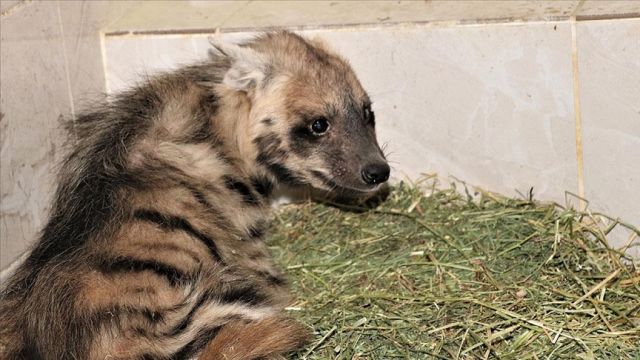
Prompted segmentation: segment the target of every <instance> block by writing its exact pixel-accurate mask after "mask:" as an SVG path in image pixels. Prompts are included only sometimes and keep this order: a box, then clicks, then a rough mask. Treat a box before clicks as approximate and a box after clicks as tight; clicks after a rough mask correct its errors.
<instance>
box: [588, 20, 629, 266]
mask: <svg viewBox="0 0 640 360" xmlns="http://www.w3.org/2000/svg"><path fill="white" fill-rule="evenodd" d="M577 26H578V27H577V30H578V33H577V35H578V59H579V69H580V100H581V103H582V123H583V124H582V125H583V147H584V176H585V179H584V181H585V192H586V197H587V198H588V199H589V200H590V201H591V204H590V207H591V208H592V209H593V210H598V211H604V212H606V213H608V214H610V215H613V216H618V217H620V218H622V219H624V220H626V221H629V222H631V223H633V224H635V225H636V226H639V227H640V191H639V189H640V101H638V99H640V35H639V34H640V19H633V20H608V21H606V20H603V21H589V22H580V23H578V25H577ZM624 238H625V237H624V236H623V237H622V238H620V239H618V241H619V242H623V241H624ZM638 255H639V256H640V249H639V250H638Z"/></svg>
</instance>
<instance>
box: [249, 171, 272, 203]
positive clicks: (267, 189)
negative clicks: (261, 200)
mask: <svg viewBox="0 0 640 360" xmlns="http://www.w3.org/2000/svg"><path fill="white" fill-rule="evenodd" d="M251 186H253V188H254V189H256V191H257V192H258V194H260V195H262V197H265V198H268V197H269V196H271V193H272V192H273V183H272V182H271V180H269V179H267V178H266V177H257V176H255V177H251Z"/></svg>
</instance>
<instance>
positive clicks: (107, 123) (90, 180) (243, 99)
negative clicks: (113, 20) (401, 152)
mask: <svg viewBox="0 0 640 360" xmlns="http://www.w3.org/2000/svg"><path fill="white" fill-rule="evenodd" d="M214 46H215V49H213V50H212V54H211V57H210V59H209V60H207V61H205V62H203V63H200V64H196V65H192V66H188V67H185V68H182V69H180V70H177V71H175V72H172V73H169V74H165V75H161V76H159V77H156V78H152V79H150V80H148V81H147V82H145V83H144V84H141V85H140V86H137V87H134V88H133V89H131V90H129V91H127V92H124V93H122V94H119V95H116V96H115V97H114V98H113V99H112V100H111V101H110V102H109V103H107V104H104V105H102V106H101V107H98V108H96V109H94V110H92V112H89V113H86V114H84V115H82V116H80V117H79V118H78V120H77V121H76V122H75V123H74V126H73V131H74V135H75V136H76V141H75V143H74V147H73V151H72V152H71V154H70V155H69V157H68V158H67V159H66V161H65V162H64V164H63V166H62V170H61V173H60V177H59V186H58V190H57V194H56V198H55V201H54V204H53V208H52V210H51V216H50V219H49V222H48V224H47V225H46V226H45V228H44V229H43V231H42V235H41V237H40V239H39V241H38V242H37V243H36V245H35V246H34V248H33V249H32V251H31V253H30V255H29V257H28V258H27V259H26V261H25V263H24V264H23V265H22V266H21V267H20V268H19V269H18V270H17V272H16V273H15V274H14V276H13V277H12V279H10V281H9V282H8V284H7V285H6V287H5V288H4V289H3V290H2V294H1V298H0V358H2V359H195V358H200V359H258V358H267V357H271V356H276V355H278V354H283V353H286V352H288V351H291V350H293V349H295V348H297V347H299V346H301V345H302V344H304V343H305V341H306V340H307V339H308V333H307V330H306V328H305V327H304V326H302V325H300V324H297V323H296V322H294V321H292V320H289V319H287V318H285V317H283V315H282V313H281V312H282V309H283V307H285V306H286V305H287V304H288V303H289V302H290V295H289V292H288V290H287V285H286V280H285V278H284V277H283V275H282V273H281V272H280V271H279V270H278V269H277V268H276V267H275V266H274V264H273V262H272V260H271V257H270V256H269V252H268V249H267V247H266V245H265V243H264V242H263V236H264V231H265V230H266V226H267V224H268V221H269V218H270V213H269V211H270V199H271V197H272V194H273V193H274V191H275V190H276V189H277V188H279V187H282V186H311V187H313V188H316V189H320V190H322V191H325V192H326V191H333V192H338V193H345V194H350V195H352V194H354V193H357V194H369V193H373V192H375V191H376V190H377V189H378V187H379V186H368V185H366V184H363V183H362V181H360V167H361V166H360V165H361V164H360V163H362V162H364V161H368V159H377V160H380V161H383V160H384V158H383V155H382V153H381V151H380V149H379V147H378V144H377V142H376V140H375V130H374V128H373V124H372V121H369V119H368V118H367V117H368V116H370V115H368V114H367V112H366V111H363V110H362V109H368V108H369V107H370V101H369V99H368V98H367V95H366V93H365V92H364V90H363V89H362V87H361V86H360V84H359V82H358V80H357V79H356V77H355V75H354V74H353V72H352V70H351V69H350V67H349V66H348V65H347V64H346V62H345V61H344V60H342V59H341V58H339V57H338V56H337V55H334V54H333V53H331V52H330V51H329V50H327V49H326V48H325V47H324V46H323V45H322V44H320V43H318V42H314V41H309V40H306V39H303V38H301V37H299V36H297V35H295V34H291V33H287V32H278V33H271V34H266V35H263V36H261V37H258V38H256V39H254V40H252V41H251V42H249V43H247V44H244V45H242V46H238V45H230V44H223V43H219V42H218V41H214ZM318 116H321V117H326V118H327V119H329V120H330V121H331V122H332V123H331V126H332V132H327V134H323V136H319V135H318V136H316V135H314V134H312V133H310V132H309V131H310V130H309V126H308V123H309V122H310V121H312V120H313V119H316V118H317V117H318ZM371 116H372V115H371ZM345 134H348V136H345Z"/></svg>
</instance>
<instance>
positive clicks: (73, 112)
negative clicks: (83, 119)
mask: <svg viewBox="0 0 640 360" xmlns="http://www.w3.org/2000/svg"><path fill="white" fill-rule="evenodd" d="M56 9H57V13H58V28H59V29H60V41H61V42H62V58H63V60H64V74H65V78H66V81H67V93H68V95H69V106H70V107H71V108H70V110H71V120H72V123H73V124H74V125H75V122H76V109H75V105H74V104H73V92H72V91H71V74H70V73H69V57H68V56H67V42H66V40H65V35H64V25H63V24H62V14H61V11H60V1H59V0H58V1H56Z"/></svg>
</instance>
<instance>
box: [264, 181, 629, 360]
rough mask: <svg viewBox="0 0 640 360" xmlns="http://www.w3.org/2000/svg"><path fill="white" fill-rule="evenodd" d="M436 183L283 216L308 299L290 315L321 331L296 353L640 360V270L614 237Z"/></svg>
mask: <svg viewBox="0 0 640 360" xmlns="http://www.w3.org/2000/svg"><path fill="white" fill-rule="evenodd" d="M427 183H428V186H426V185H425V183H423V184H422V185H421V186H420V189H419V188H418V187H414V186H407V185H404V184H400V185H398V186H396V187H395V188H394V189H393V191H392V193H391V195H390V196H389V199H388V200H387V201H386V202H385V203H384V204H383V205H381V206H380V207H379V208H377V209H375V210H372V211H368V212H364V213H357V212H346V211H342V210H338V209H336V208H333V207H329V206H325V205H319V204H312V203H307V204H302V205H290V206H286V207H285V208H284V209H283V210H282V211H279V212H278V214H277V216H276V221H274V225H273V228H272V230H271V235H270V239H269V241H270V243H269V244H270V246H271V250H272V252H273V254H274V255H275V256H276V259H277V261H278V262H279V264H280V265H281V266H282V268H283V269H285V271H286V273H287V276H288V278H289V281H290V283H291V287H292V289H293V291H294V293H295V295H296V296H297V299H298V302H297V303H296V304H294V306H292V307H291V308H289V309H288V310H289V313H290V314H291V315H292V316H294V317H296V318H298V319H300V320H301V321H302V322H304V323H306V324H308V325H309V326H310V327H311V328H312V329H313V330H314V332H315V338H314V340H313V342H312V343H311V344H310V345H309V346H308V347H307V348H306V349H304V350H302V351H300V352H299V353H298V354H295V356H294V357H296V358H303V359H330V358H340V359H395V358H406V359H424V358H437V359H458V358H459V359H543V358H545V359H546V358H550V359H558V358H583V359H639V358H640V346H639V344H640V269H638V268H637V264H635V265H634V264H633V262H629V261H628V259H627V260H625V259H624V255H623V254H621V252H619V251H616V250H614V249H612V248H610V247H609V246H608V245H607V242H606V233H607V230H608V229H602V228H601V227H598V226H595V225H586V224H587V223H588V221H585V217H586V216H588V215H587V214H581V213H579V212H577V211H575V210H569V209H563V208H561V207H559V206H557V205H553V204H540V203H537V202H534V201H531V200H528V199H527V200H517V199H509V198H504V197H499V196H497V195H494V194H489V193H480V194H479V195H477V196H470V195H466V196H465V195H461V194H460V192H459V191H456V190H455V189H453V188H450V189H446V190H439V189H437V187H436V183H435V181H433V180H430V181H428V182H427ZM618 226H620V225H618ZM628 227H630V226H628ZM630 228H631V231H632V232H635V233H636V234H638V230H637V229H634V228H632V227H630Z"/></svg>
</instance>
